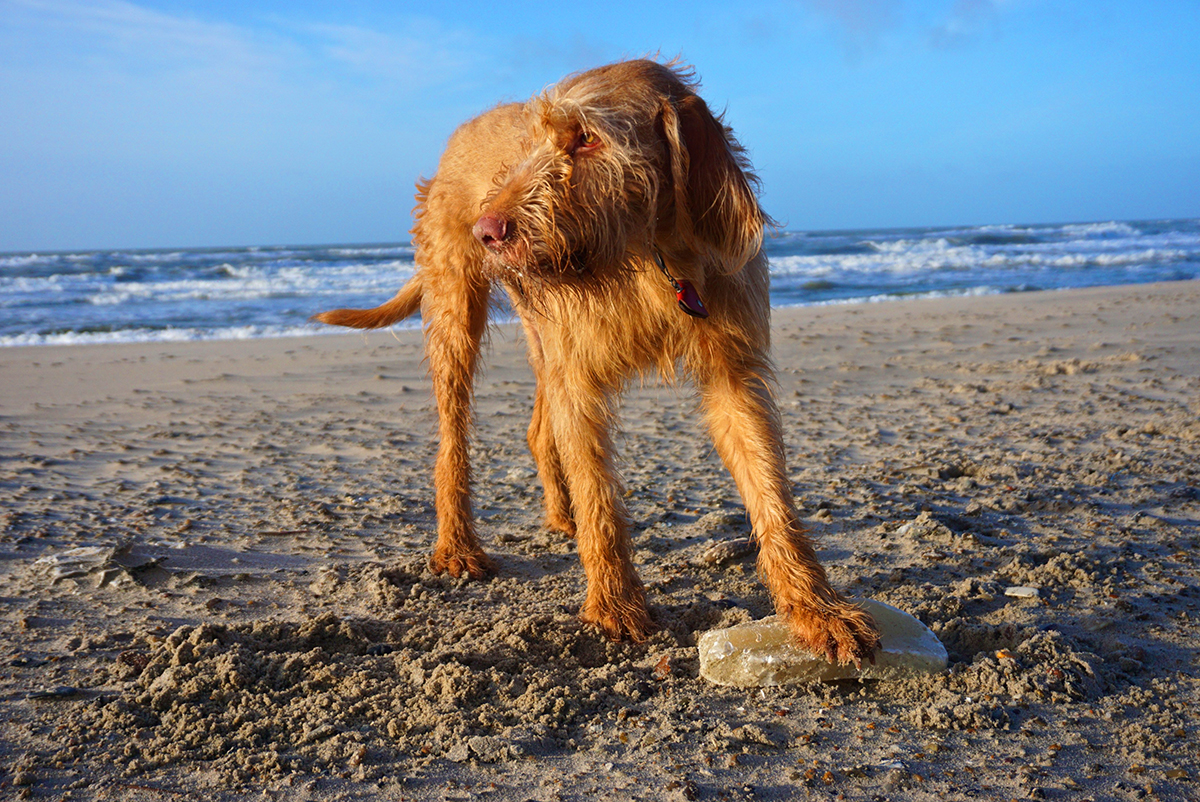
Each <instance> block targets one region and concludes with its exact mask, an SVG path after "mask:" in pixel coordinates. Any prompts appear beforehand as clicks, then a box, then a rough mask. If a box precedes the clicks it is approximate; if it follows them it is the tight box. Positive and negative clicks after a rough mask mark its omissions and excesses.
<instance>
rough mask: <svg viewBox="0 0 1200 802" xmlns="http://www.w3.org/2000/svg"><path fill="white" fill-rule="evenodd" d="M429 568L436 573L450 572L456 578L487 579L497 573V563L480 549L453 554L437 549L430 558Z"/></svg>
mask: <svg viewBox="0 0 1200 802" xmlns="http://www.w3.org/2000/svg"><path fill="white" fill-rule="evenodd" d="M429 570H430V571H433V573H435V574H443V573H449V574H450V576H452V577H454V578H455V579H459V578H460V577H467V578H468V579H486V578H488V577H489V576H491V575H492V574H494V573H496V564H495V563H494V562H492V558H491V557H489V556H487V555H486V554H484V553H483V552H482V551H480V550H478V549H476V550H475V551H468V552H462V553H453V554H452V553H449V552H442V551H436V550H435V551H434V552H433V554H432V555H431V556H430V558H429Z"/></svg>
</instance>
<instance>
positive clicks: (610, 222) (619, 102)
mask: <svg viewBox="0 0 1200 802" xmlns="http://www.w3.org/2000/svg"><path fill="white" fill-rule="evenodd" d="M695 88H696V85H695V83H694V81H692V80H691V76H690V73H689V72H688V71H686V70H684V69H680V68H678V67H676V66H674V65H671V64H667V65H664V64H659V63H657V62H653V61H645V60H639V61H625V62H619V63H617V64H610V65H608V66H605V67H600V68H597V69H594V70H589V71H587V72H582V73H578V74H576V75H573V76H569V77H568V78H566V79H564V80H563V81H562V82H560V83H559V84H558V85H556V86H554V87H552V88H551V89H549V90H547V91H546V92H545V93H543V94H542V95H540V96H538V97H536V98H534V99H533V100H531V101H530V102H529V103H528V104H527V105H526V109H525V116H526V120H527V128H526V132H525V141H524V143H523V145H524V158H523V159H522V160H521V161H520V162H519V163H517V164H513V165H509V166H508V167H507V168H506V169H505V170H504V171H502V172H501V174H500V175H498V176H497V177H496V187H495V189H494V190H493V191H492V192H491V193H490V194H489V195H488V197H487V199H486V200H485V201H484V204H483V208H482V209H481V213H480V216H479V218H478V221H477V223H476V224H475V228H474V234H475V237H476V239H477V240H479V242H480V243H482V245H483V246H484V247H485V248H487V250H488V256H487V260H486V264H487V265H488V268H489V270H490V271H491V272H492V273H493V274H494V275H496V276H497V277H498V278H501V279H504V280H509V281H512V280H520V281H524V282H526V283H528V282H530V281H546V280H552V281H554V280H557V281H561V280H569V279H572V278H575V277H588V278H593V277H604V276H608V275H613V274H615V273H619V272H620V271H622V270H625V269H628V268H629V266H630V265H631V264H633V263H635V260H644V259H645V258H647V257H649V256H650V254H651V249H653V248H658V249H660V250H662V252H663V253H664V254H668V258H669V259H670V261H672V262H673V263H676V264H683V265H688V266H694V269H695V270H698V271H704V270H707V269H715V270H719V271H721V272H726V273H730V272H736V271H737V270H740V269H741V268H742V266H743V265H745V264H746V262H747V261H748V260H749V259H751V258H752V257H753V256H754V254H755V253H756V252H757V251H758V249H759V248H760V246H761V244H762V234H763V225H764V222H765V220H766V218H765V216H764V215H763V213H762V211H761V210H760V208H759V205H758V199H757V197H756V194H755V178H754V175H753V173H752V172H751V171H750V167H749V164H748V162H747V160H746V158H745V154H744V151H743V150H742V148H741V146H740V145H738V143H737V142H736V140H735V139H734V138H733V135H732V132H731V131H730V130H729V128H727V127H726V126H725V125H724V124H723V123H722V122H721V120H720V118H718V117H716V116H714V115H713V114H712V112H711V111H709V109H708V106H707V105H706V104H705V102H704V101H703V100H702V99H701V98H700V97H699V96H698V95H697V94H696V92H695ZM637 263H640V261H638V262H637ZM680 277H682V278H691V279H692V280H696V279H699V278H701V277H700V276H687V275H682V276H680Z"/></svg>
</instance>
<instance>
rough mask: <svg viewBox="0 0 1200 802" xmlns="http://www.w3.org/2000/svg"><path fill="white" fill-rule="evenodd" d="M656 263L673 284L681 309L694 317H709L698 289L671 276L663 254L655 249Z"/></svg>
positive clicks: (683, 280)
mask: <svg viewBox="0 0 1200 802" xmlns="http://www.w3.org/2000/svg"><path fill="white" fill-rule="evenodd" d="M654 261H655V263H656V264H658V269H659V270H661V271H662V274H663V275H664V276H666V277H667V281H669V282H671V286H672V287H674V288H675V299H676V300H677V301H679V308H680V309H682V310H683V311H684V312H686V313H687V314H689V315H691V316H692V317H699V318H705V317H708V310H707V309H705V308H704V302H703V301H701V300H700V294H699V293H698V292H696V288H695V287H693V286H692V285H691V282H689V281H688V280H687V279H682V278H681V279H676V278H675V277H674V276H672V275H671V273H670V271H668V270H667V266H666V265H665V264H663V258H662V254H661V253H659V252H658V248H655V249H654Z"/></svg>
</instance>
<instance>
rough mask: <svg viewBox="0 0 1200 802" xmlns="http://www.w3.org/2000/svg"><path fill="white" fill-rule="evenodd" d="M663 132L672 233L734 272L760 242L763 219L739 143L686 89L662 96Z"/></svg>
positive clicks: (711, 259)
mask: <svg viewBox="0 0 1200 802" xmlns="http://www.w3.org/2000/svg"><path fill="white" fill-rule="evenodd" d="M663 132H664V134H665V135H666V140H667V149H668V151H669V152H670V160H671V179H672V184H673V185H674V201H675V225H676V233H677V235H678V236H679V237H680V238H681V239H682V240H683V241H684V243H686V244H687V245H689V246H691V248H693V249H694V250H695V251H696V252H697V253H698V255H703V256H708V257H709V258H708V259H707V260H706V261H709V262H710V263H712V264H713V266H714V267H716V268H717V269H718V270H719V271H721V272H722V273H736V272H737V271H739V270H741V269H742V267H743V266H744V265H745V264H746V263H747V262H748V261H750V259H752V258H753V257H754V255H755V254H756V253H757V252H758V250H759V248H760V247H762V238H763V226H764V225H765V224H766V217H765V215H764V214H763V212H762V209H761V208H760V207H759V205H758V198H757V196H756V195H755V192H754V184H755V182H756V180H757V179H756V178H755V177H754V174H753V173H752V172H750V166H749V164H748V163H747V162H746V159H745V156H744V154H743V151H742V147H741V145H739V144H738V143H737V142H736V141H735V140H734V138H733V135H732V133H731V132H730V131H729V129H728V128H726V127H725V125H724V123H722V122H721V120H719V119H718V118H717V117H715V116H714V115H713V113H712V112H711V111H709V109H708V105H707V104H706V103H705V102H704V100H703V99H702V98H701V97H700V96H699V95H695V94H691V93H688V94H685V95H683V96H682V97H681V98H679V99H677V100H675V99H667V100H665V101H664V104H663Z"/></svg>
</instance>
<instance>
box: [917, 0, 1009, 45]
mask: <svg viewBox="0 0 1200 802" xmlns="http://www.w3.org/2000/svg"><path fill="white" fill-rule="evenodd" d="M1003 5H1004V4H1003V3H1002V2H1000V0H955V2H954V5H953V6H952V7H951V8H950V13H949V15H948V16H947V18H946V19H945V20H944V21H942V22H939V23H937V24H935V25H934V26H933V28H932V29H931V30H930V32H929V44H930V46H931V47H933V48H935V49H938V50H944V49H947V48H953V47H961V46H963V45H966V44H969V43H971V42H973V41H974V40H975V39H977V38H978V37H980V36H982V35H986V34H987V33H988V32H992V31H995V26H996V23H997V21H998V19H999V16H1000V12H1001V10H1002V6H1003Z"/></svg>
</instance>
